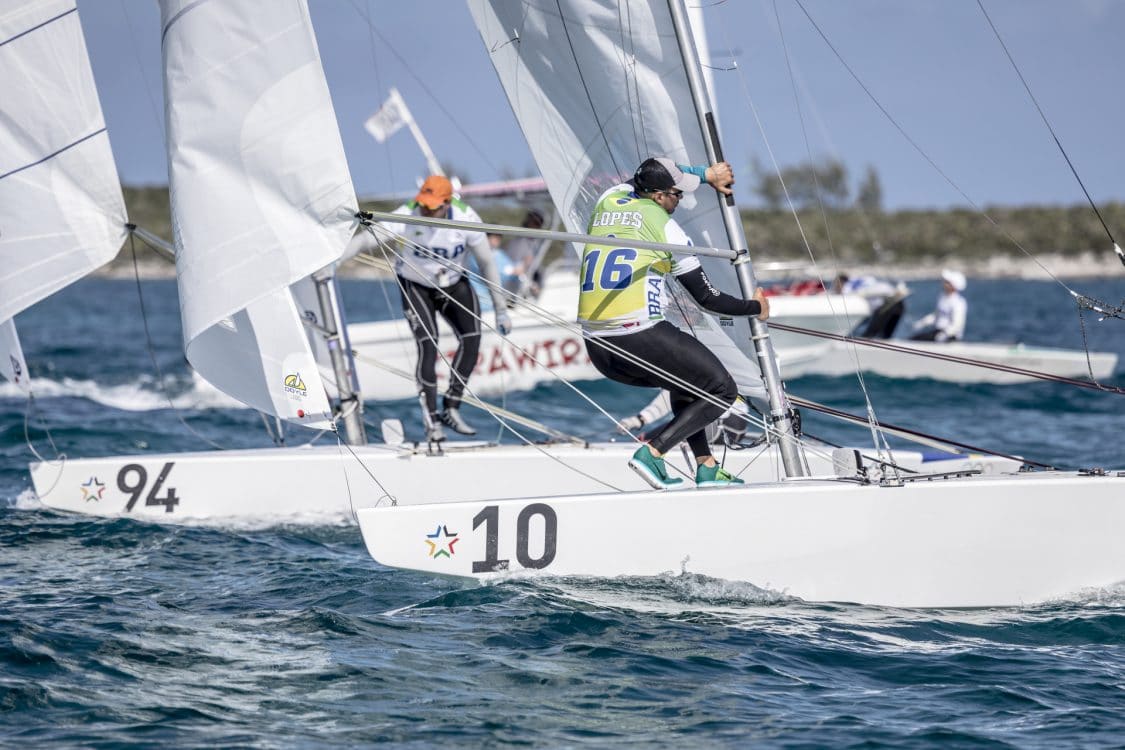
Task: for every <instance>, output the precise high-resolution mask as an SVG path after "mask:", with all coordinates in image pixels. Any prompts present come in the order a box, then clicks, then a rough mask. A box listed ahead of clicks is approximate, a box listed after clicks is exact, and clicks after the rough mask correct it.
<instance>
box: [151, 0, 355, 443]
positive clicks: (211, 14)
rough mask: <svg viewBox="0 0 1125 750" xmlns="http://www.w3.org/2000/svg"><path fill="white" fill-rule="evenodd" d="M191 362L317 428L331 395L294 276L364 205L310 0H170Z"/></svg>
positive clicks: (213, 378) (171, 108)
mask: <svg viewBox="0 0 1125 750" xmlns="http://www.w3.org/2000/svg"><path fill="white" fill-rule="evenodd" d="M160 10H161V18H162V24H161V28H162V35H163V52H164V95H165V115H166V123H167V134H168V166H169V175H170V182H171V199H172V223H173V231H174V234H175V241H176V271H177V277H178V280H179V291H180V310H181V316H182V319H183V327H184V341H185V350H186V352H187V357H188V360H189V361H190V362H191V364H192V365H193V366H194V367H195V368H196V370H197V371H198V372H199V373H200V374H201V375H202V376H203V377H204V378H206V379H207V380H208V381H210V382H211V383H212V384H214V385H215V386H217V387H218V388H220V389H221V390H223V391H225V392H226V393H228V394H229V395H231V396H233V397H234V398H236V399H238V400H239V401H242V402H243V403H245V404H247V405H249V406H252V407H254V408H256V409H259V410H261V411H263V412H267V413H270V414H276V415H277V416H279V417H282V418H284V419H288V420H291V421H294V422H297V423H300V424H304V425H307V426H310V427H324V426H325V425H326V424H327V420H328V419H329V412H330V407H329V404H328V399H327V396H326V395H325V389H324V384H323V382H322V380H321V377H320V375H319V374H318V372H317V366H316V361H315V359H314V358H313V354H312V352H311V350H310V348H309V344H308V341H307V339H306V337H305V331H304V327H303V325H302V323H301V319H300V315H299V313H298V310H297V307H296V305H295V304H294V301H293V297H292V295H291V293H290V291H289V285H290V284H293V283H294V282H296V281H298V280H299V279H301V278H303V277H305V276H308V275H309V274H311V273H313V272H314V271H316V270H318V269H320V268H323V267H325V266H328V265H330V264H332V263H334V262H336V261H337V260H338V259H339V258H340V256H341V254H342V252H343V250H344V248H345V247H346V246H347V244H348V240H349V239H350V238H351V235H352V232H353V231H354V229H355V226H356V222H355V214H356V211H357V210H358V204H357V201H356V197H355V190H354V188H353V186H352V181H351V174H350V173H349V172H348V166H347V161H346V160H345V157H344V148H343V144H342V143H341V141H340V133H339V130H338V128H337V124H336V116H335V112H334V111H333V108H332V101H331V99H330V97H329V93H328V85H327V83H326V81H325V79H324V71H323V69H322V68H321V65H320V53H319V50H318V48H317V44H316V38H315V36H314V35H313V29H312V23H311V20H310V18H309V12H308V7H307V6H306V4H305V2H303V0H284V1H283V2H282V1H280V0H270V1H268V2H267V1H266V0H258V1H251V0H241V1H234V2H221V3H220V2H196V1H194V0H161V3H160Z"/></svg>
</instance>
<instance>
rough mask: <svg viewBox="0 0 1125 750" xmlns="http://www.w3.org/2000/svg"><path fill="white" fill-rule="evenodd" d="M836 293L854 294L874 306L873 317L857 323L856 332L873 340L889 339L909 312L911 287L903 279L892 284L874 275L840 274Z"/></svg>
mask: <svg viewBox="0 0 1125 750" xmlns="http://www.w3.org/2000/svg"><path fill="white" fill-rule="evenodd" d="M832 291H833V292H835V293H837V294H855V295H858V296H860V297H863V298H864V299H865V300H867V302H868V304H870V305H871V316H870V317H869V318H868V319H867V320H866V321H864V322H863V323H862V324H861V325H860V326H858V329H859V330H858V331H857V332H856V334H855V335H857V336H862V337H864V338H870V339H889V338H890V337H891V336H892V335H894V332H895V328H897V327H898V323H899V321H900V320H901V319H902V315H903V313H904V312H906V298H907V296H908V295H909V294H910V290H909V289H908V288H907V287H906V285H905V284H903V283H902V282H901V281H900V282H898V283H897V284H892V283H891V282H889V281H887V280H886V279H880V278H877V277H875V276H848V274H846V273H841V274H839V275H837V276H836V278H835V279H834V280H833V282H832Z"/></svg>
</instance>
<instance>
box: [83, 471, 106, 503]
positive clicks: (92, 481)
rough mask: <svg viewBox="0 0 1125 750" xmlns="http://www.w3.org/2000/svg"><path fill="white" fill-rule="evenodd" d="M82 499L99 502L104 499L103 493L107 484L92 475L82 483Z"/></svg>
mask: <svg viewBox="0 0 1125 750" xmlns="http://www.w3.org/2000/svg"><path fill="white" fill-rule="evenodd" d="M81 489H82V499H83V500H85V501H86V502H91V501H93V502H98V501H99V500H101V499H102V494H103V493H104V492H105V485H104V484H102V483H101V482H99V481H98V478H97V477H90V478H89V479H88V480H86V482H85V483H84V484H83V485H82V487H81Z"/></svg>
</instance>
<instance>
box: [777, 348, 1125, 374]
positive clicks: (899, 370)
mask: <svg viewBox="0 0 1125 750" xmlns="http://www.w3.org/2000/svg"><path fill="white" fill-rule="evenodd" d="M799 338H802V339H803V340H804V341H805V342H806V343H805V344H804V347H803V348H796V347H795V348H794V349H792V350H791V352H790V356H788V357H787V356H785V354H784V353H781V357H780V358H781V371H782V376H783V377H785V378H796V377H802V376H805V375H851V374H852V373H854V372H855V371H856V356H857V355H858V358H859V368H860V369H861V370H863V371H864V372H870V373H875V374H877V375H883V376H885V377H888V378H902V379H913V378H930V379H932V380H941V381H947V382H952V383H997V384H1012V383H1030V382H1033V381H1034V380H1035V378H1033V377H1031V376H1029V375H1023V374H1020V373H1016V372H1007V371H1005V370H993V369H987V368H983V367H977V366H974V365H968V364H960V363H957V362H946V361H943V360H938V359H932V358H927V357H917V356H914V355H912V354H908V353H902V352H895V351H890V350H886V349H879V348H876V347H870V346H855V347H852V346H851V345H850V344H843V343H838V342H822V343H820V344H816V343H809V342H812V341H813V339H811V338H809V337H807V336H802V337H799ZM893 343H894V344H895V345H896V346H905V347H909V348H911V349H914V350H916V351H919V352H927V353H935V354H946V355H949V356H953V357H963V358H966V359H973V360H982V361H984V362H991V363H993V364H997V365H1003V366H1005V367H1015V368H1019V369H1023V370H1032V371H1035V372H1044V373H1047V374H1049V375H1057V376H1059V377H1065V378H1089V377H1090V373H1091V371H1092V372H1093V375H1094V379H1095V380H1103V379H1105V378H1108V377H1110V376H1111V375H1113V373H1114V370H1115V369H1116V367H1117V355H1116V354H1114V353H1112V352H1090V358H1089V363H1087V360H1086V352H1084V351H1079V350H1075V349H1051V348H1045V347H1035V346H1024V345H1023V344H990V343H985V342H975V341H959V342H949V343H937V342H929V341H899V340H897V339H896V340H895V341H894V342H893Z"/></svg>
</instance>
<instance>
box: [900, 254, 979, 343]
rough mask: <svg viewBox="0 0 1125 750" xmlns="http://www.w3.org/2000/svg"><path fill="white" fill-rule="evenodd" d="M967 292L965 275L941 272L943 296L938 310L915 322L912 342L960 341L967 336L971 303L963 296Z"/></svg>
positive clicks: (949, 271) (939, 301)
mask: <svg viewBox="0 0 1125 750" xmlns="http://www.w3.org/2000/svg"><path fill="white" fill-rule="evenodd" d="M963 291H965V274H963V273H961V272H960V271H954V270H952V269H948V268H947V269H945V270H944V271H942V272H941V296H939V297H938V302H937V308H936V309H935V310H934V311H933V312H932V313H930V314H929V315H927V316H926V317H924V318H922V319H921V320H918V321H915V323H914V330H915V331H917V333H915V334H914V335H913V336H911V337H910V338H911V340H912V341H960V340H961V338H962V337H963V336H964V335H965V321H966V320H967V319H968V314H969V303H968V302H966V301H965V298H964V297H963V296H961V292H963Z"/></svg>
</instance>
